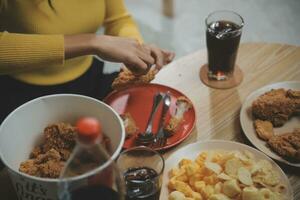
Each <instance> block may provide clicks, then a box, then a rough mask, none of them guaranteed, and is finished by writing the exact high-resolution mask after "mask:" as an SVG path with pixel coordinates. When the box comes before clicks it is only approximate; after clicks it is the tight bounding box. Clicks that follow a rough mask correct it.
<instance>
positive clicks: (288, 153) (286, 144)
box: [268, 129, 300, 161]
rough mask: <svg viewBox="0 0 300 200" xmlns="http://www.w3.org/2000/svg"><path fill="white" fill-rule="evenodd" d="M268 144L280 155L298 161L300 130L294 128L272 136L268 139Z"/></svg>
mask: <svg viewBox="0 0 300 200" xmlns="http://www.w3.org/2000/svg"><path fill="white" fill-rule="evenodd" d="M268 145H269V146H270V147H271V149H272V150H273V151H275V152H276V153H278V154H279V155H280V156H282V157H285V158H288V159H292V160H295V161H300V131H299V129H295V130H294V131H293V132H291V133H285V134H282V135H280V136H274V137H272V138H270V140H269V141H268Z"/></svg>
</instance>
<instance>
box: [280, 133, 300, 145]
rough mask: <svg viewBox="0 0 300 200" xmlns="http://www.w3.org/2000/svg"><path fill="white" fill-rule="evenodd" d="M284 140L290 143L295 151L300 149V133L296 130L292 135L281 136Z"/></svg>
mask: <svg viewBox="0 0 300 200" xmlns="http://www.w3.org/2000/svg"><path fill="white" fill-rule="evenodd" d="M281 137H282V139H283V140H285V141H287V142H289V143H290V144H291V145H292V146H293V147H294V148H295V149H300V131H299V130H297V129H295V130H294V132H292V133H286V134H283V135H281Z"/></svg>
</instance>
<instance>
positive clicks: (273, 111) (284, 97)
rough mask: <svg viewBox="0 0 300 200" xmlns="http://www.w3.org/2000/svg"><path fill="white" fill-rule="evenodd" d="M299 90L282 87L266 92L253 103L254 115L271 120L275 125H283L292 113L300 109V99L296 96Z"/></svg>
mask: <svg viewBox="0 0 300 200" xmlns="http://www.w3.org/2000/svg"><path fill="white" fill-rule="evenodd" d="M298 92H299V91H293V90H289V91H286V90H285V89H282V88H281V89H272V90H271V91H269V92H266V93H264V94H263V95H261V96H259V97H258V98H257V99H256V100H255V101H254V102H253V103H252V114H253V116H254V117H255V118H256V119H261V120H267V121H270V122H271V123H272V124H273V126H274V127H278V126H282V125H283V124H284V123H285V122H286V121H288V119H289V117H290V116H291V115H293V114H297V113H298V111H299V110H300V99H299V98H296V97H295V96H297V94H298ZM291 95H292V96H293V98H291Z"/></svg>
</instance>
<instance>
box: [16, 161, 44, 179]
mask: <svg viewBox="0 0 300 200" xmlns="http://www.w3.org/2000/svg"><path fill="white" fill-rule="evenodd" d="M19 171H20V172H23V173H25V174H29V175H31V176H40V174H39V169H38V166H37V165H36V164H35V161H34V159H28V160H26V161H24V162H22V163H21V164H20V167H19Z"/></svg>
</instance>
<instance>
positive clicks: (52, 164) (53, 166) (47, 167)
mask: <svg viewBox="0 0 300 200" xmlns="http://www.w3.org/2000/svg"><path fill="white" fill-rule="evenodd" d="M63 167H64V162H62V161H57V160H49V161H47V162H45V163H43V164H40V165H38V169H39V173H40V177H46V178H58V177H59V175H60V172H61V171H62V169H63Z"/></svg>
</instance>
